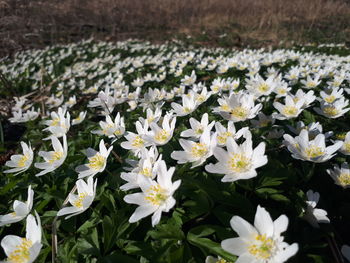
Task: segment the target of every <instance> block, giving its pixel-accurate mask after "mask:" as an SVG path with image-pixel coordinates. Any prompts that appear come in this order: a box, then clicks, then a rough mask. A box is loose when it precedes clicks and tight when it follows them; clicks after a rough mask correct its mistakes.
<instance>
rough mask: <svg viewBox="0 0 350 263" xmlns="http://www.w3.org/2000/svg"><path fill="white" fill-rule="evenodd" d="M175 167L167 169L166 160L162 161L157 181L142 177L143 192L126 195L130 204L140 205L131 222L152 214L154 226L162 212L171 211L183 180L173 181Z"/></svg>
mask: <svg viewBox="0 0 350 263" xmlns="http://www.w3.org/2000/svg"><path fill="white" fill-rule="evenodd" d="M174 171H175V167H171V168H170V169H169V170H167V167H166V164H165V162H164V161H162V162H160V164H159V166H158V171H157V181H154V180H151V179H150V178H144V177H141V178H140V188H141V190H142V192H141V193H134V194H129V195H126V196H125V197H124V201H125V202H127V203H129V204H137V205H139V207H138V208H136V210H135V212H134V213H133V214H132V215H131V217H130V218H129V222H130V223H134V222H137V221H139V220H140V219H142V218H144V217H146V216H149V215H150V214H153V215H152V226H155V225H156V224H158V223H159V221H160V218H161V215H162V212H169V210H170V209H171V208H172V207H173V206H174V205H175V203H176V200H175V199H174V197H173V194H174V192H175V191H176V189H178V188H179V186H180V183H181V180H177V181H175V182H172V180H171V179H172V176H173V173H174Z"/></svg>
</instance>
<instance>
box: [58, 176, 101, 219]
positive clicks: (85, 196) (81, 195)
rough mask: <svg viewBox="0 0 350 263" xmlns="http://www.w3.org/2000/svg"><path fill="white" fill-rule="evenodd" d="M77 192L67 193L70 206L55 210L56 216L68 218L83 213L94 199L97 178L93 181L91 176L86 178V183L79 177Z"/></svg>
mask: <svg viewBox="0 0 350 263" xmlns="http://www.w3.org/2000/svg"><path fill="white" fill-rule="evenodd" d="M75 184H76V186H77V191H78V194H69V196H68V201H69V203H70V204H71V205H72V206H69V207H63V208H62V209H61V210H59V211H58V212H57V216H64V215H68V214H70V215H69V216H66V217H65V219H68V218H70V217H72V216H76V215H79V214H81V213H83V212H84V211H85V210H86V209H88V208H89V207H90V205H91V204H92V202H93V201H94V198H95V194H96V185H97V179H96V180H95V182H94V179H93V177H92V176H90V177H89V178H88V179H87V183H86V182H85V181H84V180H83V179H80V180H78V181H77V182H76V183H75Z"/></svg>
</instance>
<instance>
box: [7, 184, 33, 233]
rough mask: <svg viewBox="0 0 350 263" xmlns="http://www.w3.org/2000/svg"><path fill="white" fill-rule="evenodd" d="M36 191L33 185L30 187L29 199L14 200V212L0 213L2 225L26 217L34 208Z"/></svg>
mask: <svg viewBox="0 0 350 263" xmlns="http://www.w3.org/2000/svg"><path fill="white" fill-rule="evenodd" d="M33 197H34V191H33V190H32V186H31V185H30V186H29V187H28V194H27V201H26V202H22V201H18V200H15V201H14V202H13V212H12V213H9V214H7V215H0V226H3V225H7V224H12V223H16V222H19V221H21V220H22V219H24V218H25V217H26V216H27V215H28V214H29V213H30V211H31V210H32V207H33Z"/></svg>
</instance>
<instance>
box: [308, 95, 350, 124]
mask: <svg viewBox="0 0 350 263" xmlns="http://www.w3.org/2000/svg"><path fill="white" fill-rule="evenodd" d="M348 106H349V101H348V100H345V98H344V97H342V98H340V99H338V100H336V101H335V102H333V103H327V102H325V101H321V106H320V107H319V108H317V107H315V108H314V110H315V111H316V113H318V114H320V115H323V116H325V117H327V118H330V119H336V118H339V117H341V116H343V115H344V114H345V113H347V112H348V111H349V110H350V108H346V107H348Z"/></svg>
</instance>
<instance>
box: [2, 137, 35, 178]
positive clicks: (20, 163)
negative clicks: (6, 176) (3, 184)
mask: <svg viewBox="0 0 350 263" xmlns="http://www.w3.org/2000/svg"><path fill="white" fill-rule="evenodd" d="M21 146H22V150H23V154H15V155H12V156H11V160H10V161H7V162H6V163H5V165H6V166H8V167H11V169H9V170H6V171H4V173H16V174H15V175H17V174H19V173H22V172H24V171H26V170H27V169H28V168H29V167H30V166H31V164H32V162H33V156H34V153H33V150H32V147H31V146H30V144H29V145H27V144H26V143H25V142H21Z"/></svg>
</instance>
